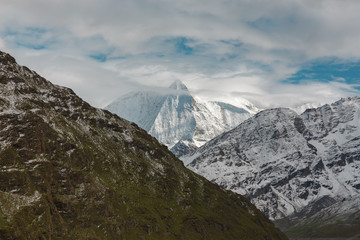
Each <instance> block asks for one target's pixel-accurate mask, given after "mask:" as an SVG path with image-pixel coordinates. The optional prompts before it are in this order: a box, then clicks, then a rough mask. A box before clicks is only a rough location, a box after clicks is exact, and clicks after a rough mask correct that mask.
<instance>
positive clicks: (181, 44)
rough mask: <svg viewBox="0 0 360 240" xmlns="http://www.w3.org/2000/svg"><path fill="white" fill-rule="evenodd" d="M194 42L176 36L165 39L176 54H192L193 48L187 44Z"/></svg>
mask: <svg viewBox="0 0 360 240" xmlns="http://www.w3.org/2000/svg"><path fill="white" fill-rule="evenodd" d="M194 42H195V41H194V40H192V39H189V38H186V37H176V38H172V39H168V40H165V43H170V44H171V45H172V46H173V47H174V50H175V52H176V53H177V54H182V55H192V54H193V53H194V48H193V47H191V46H190V45H189V44H191V43H194Z"/></svg>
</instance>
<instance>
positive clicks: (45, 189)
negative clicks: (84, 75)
mask: <svg viewBox="0 0 360 240" xmlns="http://www.w3.org/2000/svg"><path fill="white" fill-rule="evenodd" d="M0 146H1V148H0V239H286V237H284V235H283V234H282V233H281V232H279V231H278V230H277V229H276V228H274V226H273V224H272V223H271V222H270V221H269V220H267V218H266V217H265V216H264V215H263V214H262V213H260V211H258V210H257V209H256V208H255V207H254V206H253V205H252V204H251V203H250V202H248V201H247V200H246V199H245V198H244V197H242V196H240V195H237V194H234V193H231V192H229V191H224V190H221V189H220V188H219V187H218V186H216V185H215V184H212V183H210V182H208V181H207V180H205V179H204V178H202V177H200V176H198V175H197V174H195V173H193V172H191V171H190V170H188V169H186V168H185V167H184V166H183V163H182V162H181V161H179V160H178V159H176V158H175V157H174V155H173V154H172V153H171V152H169V151H168V150H167V148H166V147H164V146H162V145H161V144H159V143H158V141H156V139H155V138H153V137H151V136H150V135H148V134H147V133H146V132H145V131H144V130H142V129H140V128H139V127H137V125H135V124H133V123H130V122H128V121H126V120H124V119H121V118H119V117H118V116H116V115H114V114H111V113H110V112H108V111H104V110H100V109H96V108H93V107H91V106H90V105H89V104H87V103H86V102H84V101H83V100H81V99H80V98H79V97H78V96H76V95H75V94H74V92H73V91H72V90H70V89H68V88H64V87H59V86H55V85H53V84H51V83H50V82H48V81H46V80H45V79H44V78H42V77H40V76H39V75H38V74H36V73H35V72H33V71H30V70H29V69H27V68H26V67H21V66H19V65H17V64H16V62H15V60H14V59H13V58H12V57H11V56H10V55H8V54H5V53H3V52H0Z"/></svg>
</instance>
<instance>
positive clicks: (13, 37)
mask: <svg viewBox="0 0 360 240" xmlns="http://www.w3.org/2000/svg"><path fill="white" fill-rule="evenodd" d="M0 36H2V37H3V39H4V40H5V41H6V42H8V43H10V44H13V45H15V46H18V47H25V48H29V49H34V50H42V49H46V48H48V47H49V46H50V45H52V44H54V42H55V39H54V38H53V37H52V36H53V34H49V32H48V31H47V30H46V29H43V28H36V27H26V28H23V29H17V30H10V29H7V30H5V31H4V32H2V33H0Z"/></svg>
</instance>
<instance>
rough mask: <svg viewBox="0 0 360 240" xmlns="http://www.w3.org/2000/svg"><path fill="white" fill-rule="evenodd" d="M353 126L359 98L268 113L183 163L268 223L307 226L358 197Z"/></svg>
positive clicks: (359, 134) (357, 122)
mask: <svg viewBox="0 0 360 240" xmlns="http://www.w3.org/2000/svg"><path fill="white" fill-rule="evenodd" d="M359 126H360V98H359V97H352V98H344V99H341V100H339V101H337V102H335V103H333V104H326V105H323V106H322V107H319V108H312V109H308V110H306V111H305V112H304V113H302V114H300V115H299V114H297V113H296V112H295V111H293V110H290V109H286V108H277V109H268V110H264V111H262V112H260V113H258V114H256V115H255V116H253V117H251V118H249V119H247V120H246V121H244V122H243V123H241V124H240V125H239V126H238V127H236V128H234V129H233V130H230V131H229V132H226V133H224V134H222V135H220V136H218V137H216V138H214V139H213V140H211V141H209V142H208V143H207V144H205V145H203V146H202V147H200V148H199V149H197V150H196V151H195V152H194V153H192V154H190V155H188V156H183V157H182V160H183V161H184V162H185V164H187V166H188V167H189V168H190V169H192V170H194V171H195V172H197V173H199V174H200V175H203V176H205V177H206V178H207V179H209V180H211V181H214V182H217V183H218V184H219V185H220V186H222V187H224V188H226V189H229V190H233V191H235V192H237V193H240V194H244V195H246V196H247V197H248V198H249V199H250V200H251V201H252V202H253V203H254V204H255V205H256V206H257V207H258V208H259V209H260V210H262V211H263V212H264V213H265V214H266V215H267V216H269V217H270V218H271V219H273V220H281V219H284V218H285V219H287V221H292V220H294V221H295V222H296V221H299V220H301V219H299V218H304V221H305V222H306V220H305V219H306V218H308V217H311V216H312V215H313V214H314V213H316V212H318V211H320V210H321V209H325V208H328V209H330V207H331V205H333V204H335V203H339V202H341V201H342V200H343V199H344V198H345V199H350V198H354V197H359V195H360V174H359V172H358V169H359V168H360V150H359V147H358V146H359V145H360V140H359V139H360V127H359ZM334 206H335V205H334ZM312 209H313V210H312ZM320 223H321V221H319V224H320ZM314 228H315V226H314ZM298 232H299V231H298ZM300 232H301V231H300ZM302 233H304V232H302ZM305 237H306V236H305Z"/></svg>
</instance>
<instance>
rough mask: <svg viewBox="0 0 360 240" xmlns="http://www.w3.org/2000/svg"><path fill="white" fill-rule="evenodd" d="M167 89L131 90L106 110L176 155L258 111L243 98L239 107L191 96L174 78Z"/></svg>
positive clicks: (200, 143)
mask: <svg viewBox="0 0 360 240" xmlns="http://www.w3.org/2000/svg"><path fill="white" fill-rule="evenodd" d="M166 91H167V93H160V92H148V91H143V92H132V93H129V94H127V95H125V96H122V97H120V98H119V99H117V100H116V101H114V102H113V103H111V104H110V105H109V106H107V107H106V109H108V110H109V111H111V112H113V113H116V114H118V115H119V116H121V117H123V118H125V119H127V120H129V121H132V122H135V123H136V124H138V125H139V126H140V127H141V128H143V129H145V130H146V131H147V132H148V133H150V134H151V135H152V136H154V137H155V138H156V139H158V140H159V141H160V142H161V143H163V144H165V145H166V146H168V147H169V148H170V149H171V151H172V152H173V153H174V154H176V155H177V156H178V157H179V156H182V155H181V154H183V153H186V152H192V151H193V150H194V149H195V148H196V147H199V146H201V145H203V144H204V143H206V142H207V141H209V140H210V139H212V138H214V137H216V136H218V135H219V134H221V133H223V132H225V131H227V130H230V129H232V128H233V127H235V126H237V125H238V124H239V123H241V122H242V121H244V120H246V119H247V118H249V117H250V116H252V115H253V114H254V113H256V112H257V111H258V109H257V108H256V107H255V106H254V105H252V104H251V103H250V102H248V101H247V100H245V99H243V103H242V104H241V105H242V106H241V107H235V106H233V105H230V104H227V103H223V102H209V101H203V100H202V99H200V98H198V97H194V96H192V95H191V94H190V92H189V90H188V89H187V87H186V86H185V85H184V84H183V83H182V82H181V81H175V82H174V83H173V84H172V85H171V86H170V87H169V89H167V90H166ZM180 147H181V149H179V148H180Z"/></svg>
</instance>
